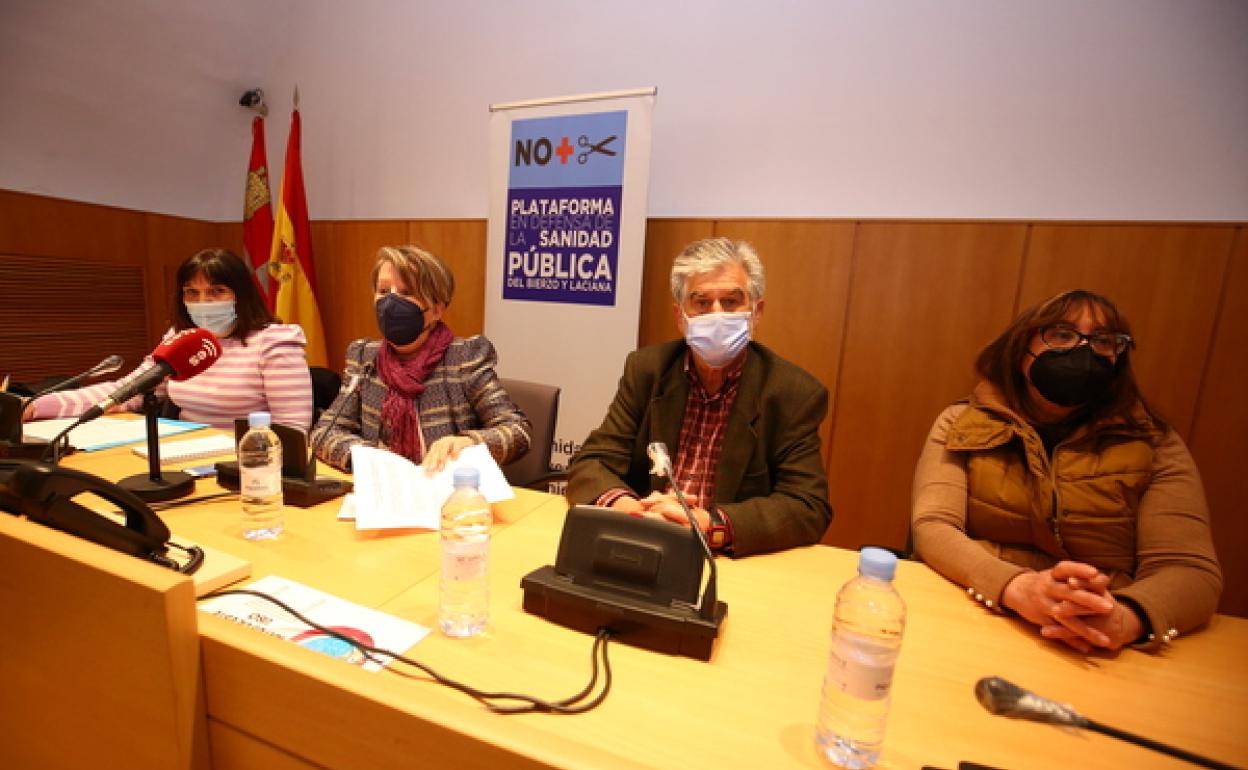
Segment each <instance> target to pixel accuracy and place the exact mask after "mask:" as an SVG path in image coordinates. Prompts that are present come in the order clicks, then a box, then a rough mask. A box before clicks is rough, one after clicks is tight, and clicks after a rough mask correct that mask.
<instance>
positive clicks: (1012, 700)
mask: <svg viewBox="0 0 1248 770" xmlns="http://www.w3.org/2000/svg"><path fill="white" fill-rule="evenodd" d="M975 697H976V698H977V699H978V700H979V702H980V704H981V705H982V706H983V707H984V708H986V709H987V710H988V711H990V712H992V713H993V714H997V715H999V716H1007V717H1010V718H1012V719H1028V720H1031V721H1033V722H1042V723H1044V724H1050V725H1061V726H1062V727H1082V728H1084V729H1087V730H1092V731H1093V732H1098V733H1101V734H1103V735H1108V736H1110V737H1112V738H1118V739H1119V740H1123V741H1126V742H1128V743H1134V744H1135V745H1137V746H1143V747H1144V748H1146V749H1152V750H1153V751H1157V752H1160V753H1162V754H1167V755H1169V756H1172V757H1177V758H1179V759H1182V760H1185V761H1187V762H1191V763H1192V764H1196V765H1200V766H1201V767H1210V768H1213V769H1214V770H1236V768H1235V767H1233V766H1232V765H1228V764H1226V763H1225V762H1219V761H1218V760H1216V759H1209V758H1208V757H1202V756H1201V755H1199V754H1193V753H1192V752H1190V751H1187V750H1186V749H1180V748H1176V747H1174V746H1170V745H1168V744H1165V743H1161V742H1160V741H1155V740H1153V739H1152V738H1145V737H1143V736H1141V735H1135V734H1133V733H1129V732H1127V731H1126V730H1119V729H1118V728H1116V727H1110V726H1109V725H1105V724H1101V723H1100V722H1096V721H1094V720H1091V719H1088V718H1087V717H1085V716H1083V715H1082V714H1080V713H1079V712H1078V711H1075V710H1074V709H1073V708H1071V707H1070V706H1065V705H1062V704H1060V703H1055V702H1054V701H1051V700H1049V699H1048V698H1042V697H1040V696H1039V695H1036V694H1035V693H1034V692H1031V691H1030V690H1024V689H1023V688H1021V687H1019V686H1018V685H1016V684H1014V683H1013V682H1008V681H1006V680H1004V679H1002V678H1001V677H999V676H989V677H984V678H983V679H980V680H979V681H978V682H976V683H975Z"/></svg>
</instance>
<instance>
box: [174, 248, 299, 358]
mask: <svg viewBox="0 0 1248 770" xmlns="http://www.w3.org/2000/svg"><path fill="white" fill-rule="evenodd" d="M201 273H202V274H203V276H204V278H205V279H207V281H208V282H209V283H211V284H221V285H222V286H227V287H229V289H230V291H232V292H234V310H235V312H236V313H238V321H237V323H235V324H234V329H233V330H232V331H231V332H230V334H229V336H230V337H232V338H234V339H236V340H240V341H242V343H243V344H244V345H245V344H247V337H248V336H249V335H251V333H252V332H254V331H259V330H260V329H263V328H264V327H266V326H268V325H269V324H274V323H279V321H278V318H277V316H275V315H273V314H272V313H271V312H269V308H268V306H266V305H265V304H264V298H263V297H261V296H260V289H259V288H258V287H257V286H256V277H255V276H254V275H252V272H251V268H250V267H248V266H247V263H246V262H244V261H243V258H242V257H240V256H238V255H237V254H235V253H234V252H232V251H229V250H227V249H204V250H203V251H201V252H199V253H198V254H195V255H193V256H190V257H188V258H187V259H186V261H185V262H183V263H182V264H181V265H180V266H179V267H178V277H177V280H176V281H174V284H173V303H172V305H171V307H172V308H173V328H174V329H175V330H177V331H182V330H183V329H193V328H195V322H194V321H192V320H191V316H190V314H189V313H187V312H186V303H185V302H184V301H183V300H182V287H183V286H185V285H186V284H187V283H189V282H190V281H191V279H192V278H194V277H195V276H197V275H199V274H201Z"/></svg>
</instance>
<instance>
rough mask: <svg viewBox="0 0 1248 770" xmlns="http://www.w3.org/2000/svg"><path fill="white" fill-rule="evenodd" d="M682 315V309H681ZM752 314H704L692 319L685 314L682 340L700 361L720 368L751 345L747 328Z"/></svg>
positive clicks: (750, 322) (752, 318)
mask: <svg viewBox="0 0 1248 770" xmlns="http://www.w3.org/2000/svg"><path fill="white" fill-rule="evenodd" d="M681 314H682V315H684V311H683V310H682V311H681ZM753 320H754V314H753V313H751V312H750V311H748V310H747V311H744V312H740V313H703V314H702V315H695V316H694V317H693V318H690V317H689V316H687V315H685V342H686V343H688V345H689V347H690V348H693V352H694V353H695V354H697V356H698V358H700V359H702V363H704V364H706V365H707V366H709V367H711V368H712V369H721V368H723V367H725V366H727V365H728V364H730V363H732V361H733V360H734V359H735V358H736V357H737V356H738V355H740V354H741V351H742V350H745V346H746V345H748V344H750V327H751V326H752V325H753Z"/></svg>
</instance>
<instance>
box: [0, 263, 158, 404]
mask: <svg viewBox="0 0 1248 770" xmlns="http://www.w3.org/2000/svg"><path fill="white" fill-rule="evenodd" d="M0 297H4V301H3V302H0V378H3V377H4V376H5V375H10V376H11V377H12V378H13V381H14V382H22V383H30V382H32V381H36V380H41V379H44V378H46V377H71V376H73V375H75V374H78V373H79V372H81V371H85V370H86V369H89V368H91V367H92V366H94V365H95V364H97V363H99V361H100V359H102V358H104V357H105V356H108V355H112V354H117V355H120V356H122V357H123V358H125V360H126V363H125V366H126V370H129V369H132V368H133V367H134V366H135V365H136V364H138V363H139V362H140V361H141V360H142V359H143V356H144V355H145V354H146V353H147V352H148V350H149V349H150V348H149V346H148V335H147V317H146V312H145V304H146V303H145V302H144V288H143V266H142V265H138V264H114V263H108V262H93V261H88V260H80V259H69V258H65V257H46V256H35V257H28V256H15V255H0ZM123 373H124V372H123ZM116 376H120V375H116Z"/></svg>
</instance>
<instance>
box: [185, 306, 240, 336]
mask: <svg viewBox="0 0 1248 770" xmlns="http://www.w3.org/2000/svg"><path fill="white" fill-rule="evenodd" d="M185 304H186V314H187V315H189V316H190V317H191V322H192V323H194V324H195V325H196V326H198V327H199V328H201V329H207V330H208V331H210V332H212V333H213V334H215V335H217V336H218V337H225V336H227V335H229V333H230V332H231V331H233V330H234V324H236V323H238V313H237V312H236V310H235V307H234V300H232V299H226V300H222V301H220V302H187V303H185Z"/></svg>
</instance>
